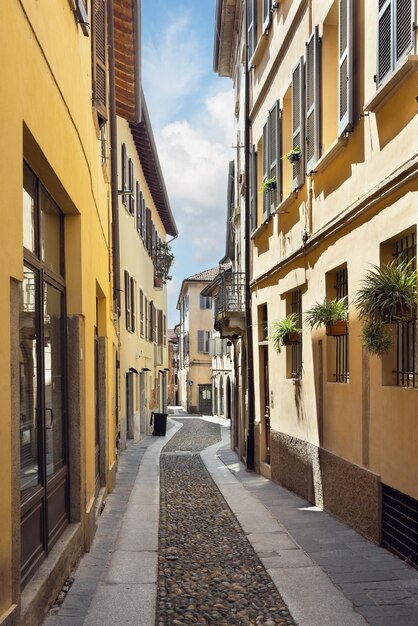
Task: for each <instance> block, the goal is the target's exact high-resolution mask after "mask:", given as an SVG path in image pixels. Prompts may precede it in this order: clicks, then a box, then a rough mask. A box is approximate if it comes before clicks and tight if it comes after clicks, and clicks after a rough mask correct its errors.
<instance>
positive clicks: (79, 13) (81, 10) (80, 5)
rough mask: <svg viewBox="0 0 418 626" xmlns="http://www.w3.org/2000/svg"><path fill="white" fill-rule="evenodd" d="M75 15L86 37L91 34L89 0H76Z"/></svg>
mask: <svg viewBox="0 0 418 626" xmlns="http://www.w3.org/2000/svg"><path fill="white" fill-rule="evenodd" d="M74 4H75V9H74V17H75V20H76V22H77V23H78V24H80V27H81V30H82V31H83V34H84V36H85V37H88V36H89V34H90V24H89V14H88V6H87V0H75V2H74Z"/></svg>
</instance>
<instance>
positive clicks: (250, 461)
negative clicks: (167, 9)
mask: <svg viewBox="0 0 418 626" xmlns="http://www.w3.org/2000/svg"><path fill="white" fill-rule="evenodd" d="M249 1H251V0H246V2H245V3H244V10H245V42H246V43H245V107H244V116H245V132H244V143H245V148H244V154H245V195H244V200H245V321H246V336H247V394H248V435H247V453H246V464H247V469H248V470H254V451H255V440H254V436H255V434H254V420H255V415H254V406H255V403H254V354H253V334H252V332H253V327H252V315H251V288H250V278H251V277H250V270H251V224H250V176H249V174H250V78H249V68H248V40H247V39H248V10H247V4H248V2H249Z"/></svg>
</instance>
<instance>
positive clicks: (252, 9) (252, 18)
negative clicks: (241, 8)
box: [247, 0, 257, 63]
mask: <svg viewBox="0 0 418 626" xmlns="http://www.w3.org/2000/svg"><path fill="white" fill-rule="evenodd" d="M247 28H248V30H247V52H248V63H249V62H250V59H251V57H252V56H253V54H254V51H255V48H256V45H257V0H247Z"/></svg>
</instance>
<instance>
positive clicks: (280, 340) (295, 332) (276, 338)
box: [268, 313, 302, 353]
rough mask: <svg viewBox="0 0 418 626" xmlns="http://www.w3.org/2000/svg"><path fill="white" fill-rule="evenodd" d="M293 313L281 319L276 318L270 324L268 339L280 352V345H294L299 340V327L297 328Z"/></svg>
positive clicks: (300, 330)
mask: <svg viewBox="0 0 418 626" xmlns="http://www.w3.org/2000/svg"><path fill="white" fill-rule="evenodd" d="M297 321H298V320H297V317H296V314H295V313H292V314H291V315H288V316H287V317H285V318H284V319H282V320H276V321H274V322H273V323H272V325H271V332H270V334H269V337H268V338H269V340H270V341H271V343H272V345H273V348H274V349H275V350H276V352H278V353H280V352H281V348H282V346H294V345H296V344H298V343H299V341H300V334H301V332H302V329H301V328H298V323H297Z"/></svg>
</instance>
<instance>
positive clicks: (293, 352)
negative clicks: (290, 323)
mask: <svg viewBox="0 0 418 626" xmlns="http://www.w3.org/2000/svg"><path fill="white" fill-rule="evenodd" d="M286 314H287V315H290V314H294V315H296V323H297V325H298V328H302V289H295V290H294V291H291V292H290V293H289V294H288V296H287V303H286ZM286 362H287V377H288V378H295V379H299V378H302V335H300V337H299V343H297V344H295V345H293V346H287V347H286Z"/></svg>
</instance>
